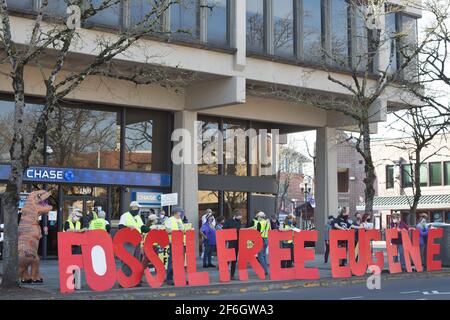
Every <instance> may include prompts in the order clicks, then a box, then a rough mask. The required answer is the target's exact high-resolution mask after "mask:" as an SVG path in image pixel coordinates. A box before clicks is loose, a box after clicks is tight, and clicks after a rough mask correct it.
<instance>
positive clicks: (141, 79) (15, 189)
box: [0, 0, 177, 287]
mask: <svg viewBox="0 0 450 320" xmlns="http://www.w3.org/2000/svg"><path fill="white" fill-rule="evenodd" d="M8 2H10V1H7V0H0V22H1V29H0V46H1V49H2V56H1V58H2V60H1V62H2V63H8V64H9V69H10V71H9V72H8V73H6V75H7V76H8V77H9V78H10V79H11V83H12V87H13V91H14V104H15V108H14V117H13V122H12V123H13V138H12V141H11V145H10V150H9V154H10V159H11V174H10V176H9V178H8V182H7V188H6V192H5V193H4V195H3V198H2V201H3V203H2V207H3V211H4V222H5V241H4V260H5V263H4V269H3V280H2V286H3V287H15V286H17V285H18V230H17V223H18V221H17V210H18V208H17V206H18V201H19V192H20V191H21V189H22V182H23V172H24V169H25V168H26V167H28V165H29V162H30V158H31V155H32V154H33V152H34V151H35V149H36V147H37V145H38V141H39V140H41V139H42V138H43V137H44V135H45V134H46V132H47V128H48V125H49V119H50V116H51V114H52V113H53V111H54V110H55V108H57V107H58V106H59V103H60V101H62V100H63V99H64V98H65V97H67V95H69V94H70V93H72V92H73V91H74V90H76V89H77V88H78V87H79V86H80V84H81V83H83V82H84V81H85V79H87V78H88V77H89V76H93V75H102V76H106V77H114V78H116V79H121V80H127V81H132V82H134V83H136V84H152V83H158V84H162V85H165V86H167V85H168V83H170V81H169V78H168V77H167V76H166V75H164V72H163V71H161V70H159V69H155V68H148V67H146V68H128V69H127V68H124V67H121V66H119V65H117V64H115V63H114V61H113V60H114V58H115V57H117V56H118V55H121V54H125V53H126V52H127V50H128V49H130V48H131V47H132V46H134V45H135V44H136V43H137V42H138V41H139V40H140V39H142V38H143V37H144V36H146V35H149V34H153V33H154V32H156V31H160V28H159V25H160V19H161V17H162V14H163V13H164V12H165V11H166V10H167V8H168V7H169V6H171V5H172V4H173V3H175V2H177V1H152V2H149V3H151V4H152V5H151V7H150V8H149V10H148V11H147V12H145V14H143V18H142V19H141V20H140V21H139V22H137V23H135V24H133V25H132V26H130V27H129V28H127V29H124V30H120V31H117V32H116V33H115V34H114V35H112V36H111V37H104V38H102V39H98V40H97V43H96V46H97V48H96V50H97V51H96V53H94V54H93V55H92V56H90V57H88V58H87V59H89V60H88V61H86V63H84V64H83V66H82V67H81V68H80V69H78V70H70V71H69V72H65V71H67V70H65V69H67V67H66V65H67V62H68V61H69V60H70V52H71V50H72V48H73V47H76V45H77V44H79V41H80V37H79V35H80V33H79V29H77V28H75V27H73V26H71V25H69V24H66V23H65V21H61V19H58V17H57V16H56V15H54V14H52V12H50V11H49V6H48V5H49V0H42V1H41V4H40V6H39V8H38V10H37V12H36V14H35V18H34V22H33V28H32V30H31V33H30V37H29V41H28V42H27V43H16V42H15V40H14V39H15V37H14V33H15V32H16V30H15V29H14V27H13V26H12V24H11V20H10V11H9V8H8ZM65 3H66V4H67V5H68V6H69V5H75V6H77V7H78V8H80V11H81V15H80V17H78V18H79V21H80V23H81V26H84V25H85V24H86V22H88V20H89V19H92V18H93V17H95V16H96V15H98V14H99V13H101V12H104V11H105V10H108V9H111V8H113V7H114V6H117V5H119V4H120V0H102V1H99V2H97V1H96V2H95V3H94V2H93V1H89V2H87V5H86V2H85V1H83V0H65ZM75 20H77V19H75ZM72 22H73V21H72ZM143 50H144V48H143ZM48 57H50V59H49V58H48ZM30 66H35V67H36V66H37V67H38V68H39V69H40V70H41V73H42V80H43V83H44V85H45V103H44V106H43V109H42V110H41V112H40V114H39V117H38V119H36V122H35V123H36V124H35V126H34V127H33V128H32V130H31V131H30V128H29V127H27V125H26V121H25V119H26V117H27V114H26V111H25V108H26V106H27V103H26V101H25V85H26V81H27V79H26V78H25V76H24V73H25V70H26V69H27V68H28V67H30ZM27 136H28V137H29V138H28V137H27Z"/></svg>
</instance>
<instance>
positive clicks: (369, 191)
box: [361, 121, 377, 215]
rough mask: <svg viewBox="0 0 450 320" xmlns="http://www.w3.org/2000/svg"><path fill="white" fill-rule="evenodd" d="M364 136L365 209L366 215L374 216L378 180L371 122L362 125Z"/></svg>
mask: <svg viewBox="0 0 450 320" xmlns="http://www.w3.org/2000/svg"><path fill="white" fill-rule="evenodd" d="M361 133H362V136H363V150H362V151H363V154H362V156H363V158H364V162H365V164H364V173H365V178H364V180H363V181H364V185H365V190H364V196H365V208H364V213H366V214H370V215H372V213H373V199H374V197H375V188H374V183H375V180H376V178H377V177H376V175H375V166H374V164H373V159H372V151H371V146H370V128H369V121H364V123H363V125H362V132H361Z"/></svg>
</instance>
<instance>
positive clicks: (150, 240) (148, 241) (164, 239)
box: [144, 230, 169, 288]
mask: <svg viewBox="0 0 450 320" xmlns="http://www.w3.org/2000/svg"><path fill="white" fill-rule="evenodd" d="M154 243H157V244H158V245H160V246H161V247H162V248H165V247H167V246H168V245H169V236H168V235H167V232H166V231H165V230H151V231H150V232H149V233H148V234H147V237H146V238H145V242H144V254H145V255H146V256H147V259H148V260H149V261H150V262H151V264H152V265H153V266H154V267H155V273H156V275H155V276H152V274H151V273H150V270H149V269H148V268H146V269H145V279H147V283H148V285H149V286H150V287H152V288H159V287H161V285H162V284H163V283H164V279H165V278H166V268H165V266H164V263H163V262H162V261H161V259H160V258H159V256H158V253H157V252H156V251H155V250H154V248H153V244H154Z"/></svg>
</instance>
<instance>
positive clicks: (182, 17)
mask: <svg viewBox="0 0 450 320" xmlns="http://www.w3.org/2000/svg"><path fill="white" fill-rule="evenodd" d="M198 9H199V8H198V3H197V1H196V0H184V1H181V2H180V3H175V4H172V5H171V6H170V30H171V31H172V32H176V35H175V37H176V38H184V39H192V38H194V39H197V38H198V35H199V28H198V15H199V14H198Z"/></svg>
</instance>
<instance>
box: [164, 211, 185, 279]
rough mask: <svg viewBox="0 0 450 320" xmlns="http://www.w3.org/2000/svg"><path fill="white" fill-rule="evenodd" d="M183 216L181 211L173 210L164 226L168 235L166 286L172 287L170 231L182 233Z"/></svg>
mask: <svg viewBox="0 0 450 320" xmlns="http://www.w3.org/2000/svg"><path fill="white" fill-rule="evenodd" d="M182 214H183V209H181V208H173V210H172V216H171V217H170V218H168V219H167V220H166V221H165V223H164V225H165V226H166V231H167V233H168V234H169V242H170V245H169V261H168V264H167V278H166V282H167V284H168V285H173V267H172V231H178V230H181V231H184V224H183V220H182V219H181V215H182Z"/></svg>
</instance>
